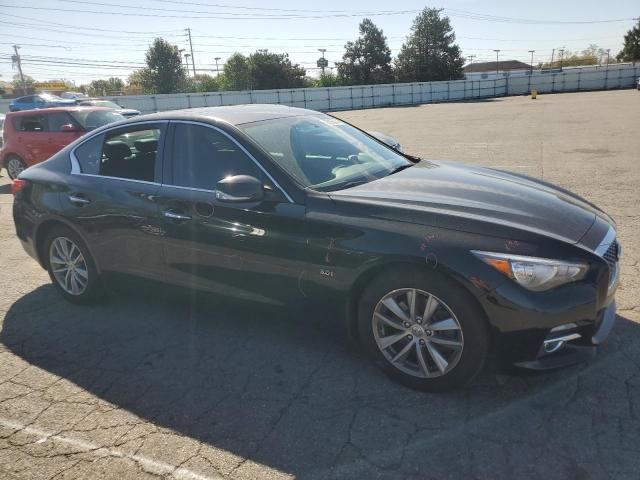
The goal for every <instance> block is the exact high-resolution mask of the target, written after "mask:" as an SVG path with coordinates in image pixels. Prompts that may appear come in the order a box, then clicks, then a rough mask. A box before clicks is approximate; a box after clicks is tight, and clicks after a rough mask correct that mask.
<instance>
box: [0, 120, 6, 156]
mask: <svg viewBox="0 0 640 480" xmlns="http://www.w3.org/2000/svg"><path fill="white" fill-rule="evenodd" d="M4 118H5V115H4V113H0V148H2V145H3V144H4Z"/></svg>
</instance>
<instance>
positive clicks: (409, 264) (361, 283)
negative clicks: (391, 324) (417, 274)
mask: <svg viewBox="0 0 640 480" xmlns="http://www.w3.org/2000/svg"><path fill="white" fill-rule="evenodd" d="M388 269H414V270H417V271H421V272H432V273H435V274H436V275H441V276H444V277H446V278H447V279H449V280H451V281H453V282H454V283H455V284H457V285H458V286H459V287H461V288H462V289H463V290H464V291H465V292H466V293H468V295H469V298H470V299H471V301H473V302H474V303H475V305H476V307H477V308H478V309H479V311H481V312H482V314H483V316H484V318H483V321H484V322H485V325H486V326H487V328H488V329H489V331H490V332H491V337H492V338H493V337H494V334H495V331H494V328H493V327H492V325H491V322H490V321H489V319H488V315H487V312H486V310H485V308H484V307H483V306H482V303H481V302H480V301H479V299H478V297H479V296H480V295H483V292H481V291H480V290H478V289H477V288H476V287H475V286H474V284H473V283H472V282H471V281H469V280H468V279H466V278H465V277H464V276H462V275H459V274H457V273H456V272H454V271H452V270H450V269H448V268H446V267H443V266H441V265H438V266H435V267H430V266H428V265H426V264H424V261H423V260H422V261H421V262H418V261H417V260H416V261H411V260H408V259H404V260H400V259H397V260H390V261H387V262H382V263H378V264H376V265H372V266H370V267H369V268H367V269H366V270H364V271H363V272H361V273H360V274H359V275H358V277H357V278H356V280H355V281H354V282H353V284H352V285H351V288H350V289H349V292H348V294H347V301H346V306H345V323H346V325H345V327H346V329H347V333H348V335H349V339H350V340H351V341H354V342H359V340H360V335H359V334H358V326H357V316H358V312H357V308H358V299H359V298H360V296H361V295H362V293H363V292H364V290H365V289H366V288H367V286H368V285H369V284H370V283H371V282H372V281H373V279H375V278H376V277H377V276H378V275H380V274H381V273H382V272H383V271H386V270H388Z"/></svg>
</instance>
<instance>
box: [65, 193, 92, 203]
mask: <svg viewBox="0 0 640 480" xmlns="http://www.w3.org/2000/svg"><path fill="white" fill-rule="evenodd" d="M69 201H70V202H71V203H74V204H76V205H79V206H82V205H86V204H88V203H91V200H89V199H88V198H85V197H83V196H82V195H78V194H77V193H72V194H71V195H69Z"/></svg>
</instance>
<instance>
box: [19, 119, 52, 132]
mask: <svg viewBox="0 0 640 480" xmlns="http://www.w3.org/2000/svg"><path fill="white" fill-rule="evenodd" d="M13 128H15V129H16V131H17V132H46V131H47V119H46V117H45V116H44V115H20V116H17V117H15V118H14V119H13Z"/></svg>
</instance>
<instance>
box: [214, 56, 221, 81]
mask: <svg viewBox="0 0 640 480" xmlns="http://www.w3.org/2000/svg"><path fill="white" fill-rule="evenodd" d="M214 60H215V61H216V77H217V76H218V75H220V70H219V69H218V60H220V57H216V58H214Z"/></svg>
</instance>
